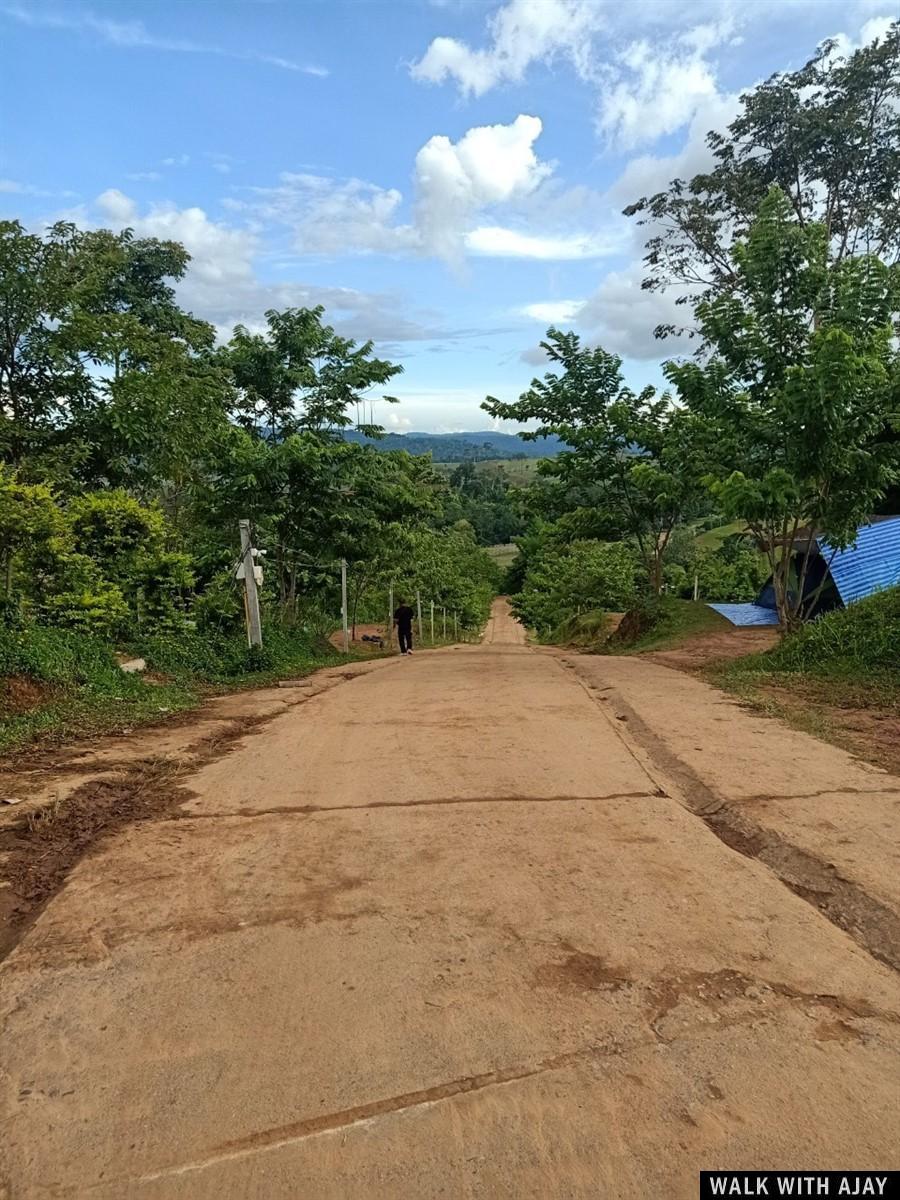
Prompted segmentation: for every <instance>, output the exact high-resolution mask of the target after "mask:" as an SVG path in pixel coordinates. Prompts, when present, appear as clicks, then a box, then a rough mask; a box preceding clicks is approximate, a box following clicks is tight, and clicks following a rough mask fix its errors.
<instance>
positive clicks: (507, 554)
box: [485, 542, 519, 571]
mask: <svg viewBox="0 0 900 1200" xmlns="http://www.w3.org/2000/svg"><path fill="white" fill-rule="evenodd" d="M485 550H487V552H488V554H489V555H490V556H491V558H492V559H493V560H494V562H495V563H496V564H497V566H498V567H499V568H500V570H501V571H505V570H506V569H507V567H510V566H512V563H513V559H515V557H516V555H517V554H518V553H519V547H518V546H516V545H515V544H514V543H513V542H508V543H506V544H505V545H498V546H485Z"/></svg>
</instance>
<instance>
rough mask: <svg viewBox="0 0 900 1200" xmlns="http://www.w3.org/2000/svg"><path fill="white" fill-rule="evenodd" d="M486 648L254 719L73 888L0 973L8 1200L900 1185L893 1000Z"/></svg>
mask: <svg viewBox="0 0 900 1200" xmlns="http://www.w3.org/2000/svg"><path fill="white" fill-rule="evenodd" d="M505 628H509V629H510V641H506V640H504V629H505ZM492 637H493V641H492V642H490V643H488V644H486V645H485V646H483V647H471V648H467V649H466V650H464V651H460V652H447V653H443V652H438V653H435V654H433V655H429V654H423V655H418V656H415V657H414V659H412V660H409V661H406V660H404V661H403V662H402V663H395V664H393V665H390V666H388V667H387V668H383V669H381V670H380V671H378V672H377V673H373V674H371V675H370V676H368V677H366V678H363V679H359V680H356V681H355V682H354V683H353V685H352V686H351V687H348V688H340V689H337V690H332V691H328V692H326V693H324V694H322V695H320V696H319V697H317V699H316V701H315V702H314V703H313V704H308V705H306V704H301V705H298V706H297V707H296V708H294V709H292V710H291V711H290V712H289V713H285V714H284V715H279V716H276V717H275V718H274V719H272V720H270V721H268V723H266V724H263V725H260V726H258V727H257V728H256V729H255V730H254V731H251V732H249V733H248V734H247V736H246V737H244V738H243V739H241V740H239V741H237V742H234V743H232V745H231V748H230V750H229V751H228V753H227V754H225V755H224V756H223V757H222V758H221V759H219V760H217V761H216V762H215V763H213V764H211V766H210V767H204V768H202V769H201V770H199V771H196V772H194V773H193V774H191V775H189V776H186V777H182V778H181V779H180V781H179V786H180V787H181V788H182V795H183V799H184V803H182V804H181V806H180V807H179V808H178V809H176V810H174V811H172V812H171V816H166V817H165V818H161V819H158V820H155V821H144V822H142V823H140V824H135V825H133V826H131V827H129V828H125V829H123V830H121V831H119V832H118V833H117V834H116V835H115V836H114V837H113V838H110V839H109V840H107V841H106V842H105V843H102V844H101V845H100V846H99V847H97V849H96V850H95V851H94V852H93V854H92V855H90V856H89V857H87V858H85V859H83V860H82V861H81V863H80V864H79V865H78V866H77V867H76V868H75V869H74V870H73V872H72V873H71V875H70V876H69V878H68V881H67V883H66V886H65V887H64V888H63V890H62V891H61V892H60V893H59V894H58V895H57V896H56V897H55V898H54V899H53V900H52V901H51V902H50V904H49V905H48V906H47V908H46V909H45V910H44V912H43V913H42V914H41V916H40V918H39V919H38V920H37V921H36V923H35V924H34V926H33V927H32V928H31V929H30V930H29V931H28V933H27V934H26V936H25V937H24V938H23V939H22V941H21V942H20V943H19V945H18V947H17V948H16V949H15V950H14V951H13V953H12V954H11V955H10V956H9V957H8V958H7V960H6V961H5V963H4V964H3V965H2V967H0V985H2V986H0V994H2V1009H0V1014H2V1019H3V1023H4V1039H3V1048H2V1056H3V1064H2V1068H3V1074H2V1077H0V1079H2V1091H0V1098H2V1105H3V1109H4V1116H5V1118H6V1124H5V1137H4V1141H3V1146H2V1168H0V1181H2V1182H3V1183H5V1184H6V1186H7V1189H8V1191H9V1193H10V1196H11V1197H14V1198H15V1200H19V1197H25V1198H30V1197H39V1196H45V1195H55V1196H66V1195H71V1196H83V1195H85V1196H87V1195H97V1196H98V1197H104V1198H107V1200H119V1198H129V1197H132V1196H134V1197H149V1198H150V1200H184V1198H190V1200H195V1198H199V1200H203V1198H205V1197H209V1198H210V1200H212V1198H213V1197H216V1198H217V1200H218V1198H220V1197H228V1196H240V1197H245V1196H246V1197H259V1198H260V1200H280V1198H282V1197H283V1198H284V1200H296V1198H300V1200H306V1198H307V1197H309V1198H310V1200H320V1198H322V1197H325V1198H334V1200H344V1198H346V1200H350V1198H351V1197H352V1198H353V1200H356V1198H357V1197H361V1196H364V1197H366V1198H367V1200H368V1198H369V1197H372V1198H375V1200H382V1198H384V1200H394V1198H397V1200H400V1198H403V1200H407V1198H409V1197H415V1198H416V1200H432V1198H435V1200H436V1198H437V1197H447V1196H454V1197H455V1196H471V1197H484V1198H486V1200H487V1198H490V1200H494V1198H495V1197H509V1198H510V1200H512V1198H513V1197H515V1198H516V1200H519V1198H521V1197H535V1198H538V1197H540V1200H546V1198H547V1197H556V1196H559V1197H563V1196H565V1197H567V1198H569V1197H585V1198H587V1197H591V1198H592V1200H593V1198H595V1197H597V1196H598V1195H601V1196H603V1195H608V1196H613V1195H615V1196H618V1197H622V1198H624V1200H643V1197H645V1196H646V1195H648V1194H659V1195H665V1196H666V1197H672V1198H673V1200H687V1198H688V1197H691V1198H693V1197H694V1196H695V1195H696V1191H697V1173H698V1172H699V1170H701V1169H706V1168H710V1167H721V1166H730V1167H733V1168H735V1169H742V1168H743V1169H748V1168H751V1167H754V1168H755V1167H759V1166H767V1165H778V1166H781V1167H784V1168H791V1167H794V1168H801V1167H803V1168H808V1167H810V1165H811V1164H812V1165H815V1166H816V1167H823V1168H834V1169H839V1168H842V1167H843V1168H850V1167H853V1168H854V1169H857V1168H859V1167H861V1166H865V1165H869V1164H871V1165H873V1166H875V1165H877V1166H878V1167H879V1168H889V1167H900V1159H898V1150H897V1146H898V1141H900V1139H898V1136H897V1135H898V1132H900V1116H898V1113H900V976H898V974H897V973H896V972H895V971H892V970H891V969H889V968H888V967H887V966H885V965H884V964H883V963H880V962H878V961H876V960H875V959H874V958H873V957H872V956H871V955H870V954H869V953H867V952H866V950H865V949H863V948H862V947H861V946H860V945H858V944H857V942H855V941H854V940H853V938H852V937H851V936H850V935H849V934H848V933H846V932H844V931H843V930H842V929H840V928H838V927H837V926H836V924H835V923H834V922H833V921H831V920H829V919H826V917H825V916H824V915H823V914H822V913H820V912H819V911H818V910H817V909H816V908H815V907H814V906H813V905H812V904H810V903H808V902H807V901H806V900H805V899H803V898H802V897H800V896H798V895H797V894H795V893H794V892H792V891H791V890H790V889H789V888H788V887H786V886H785V885H784V884H783V883H782V882H781V881H780V880H779V879H778V878H777V877H776V876H775V875H774V874H773V872H772V870H770V869H769V867H767V866H766V865H765V864H764V863H762V862H760V861H757V860H756V859H755V858H753V857H748V856H747V855H746V854H741V853H737V852H736V851H735V850H734V849H732V848H731V847H730V846H729V845H727V844H726V843H725V842H724V841H723V840H722V839H721V838H720V837H719V836H717V835H716V833H715V832H714V831H713V830H712V829H711V828H710V827H709V826H708V825H707V824H706V823H705V822H704V821H703V820H701V819H700V818H699V817H698V816H697V815H696V814H695V813H693V812H692V811H690V809H689V808H688V807H687V806H685V805H684V804H683V803H681V802H680V801H679V800H678V799H676V798H675V794H676V783H675V782H674V781H671V782H670V781H669V780H668V779H667V777H666V776H665V772H660V770H659V769H658V768H657V767H655V766H654V764H653V762H652V760H651V758H650V757H649V756H647V755H646V754H645V753H643V752H642V751H641V748H640V747H638V746H636V745H632V744H631V740H630V735H629V734H628V732H627V728H626V729H624V730H623V729H621V728H620V726H621V725H622V724H623V723H620V722H616V720H615V716H614V715H613V716H606V715H604V713H603V712H602V711H601V706H600V704H598V703H597V702H596V701H595V699H593V698H592V697H591V695H590V694H589V692H588V691H586V690H585V688H584V687H582V686H581V684H580V683H579V682H578V681H577V680H576V679H575V678H574V676H573V675H572V673H571V672H566V671H564V670H563V669H562V668H560V666H559V665H558V663H556V662H554V661H553V660H552V659H550V658H549V657H547V656H544V655H541V654H537V653H534V652H532V651H530V650H528V649H526V648H524V647H523V646H522V645H521V640H520V637H519V633H518V631H516V630H514V628H510V626H509V623H508V616H507V614H506V612H505V610H504V609H503V607H502V605H501V606H498V609H497V612H496V615H495V620H494V623H493V626H492ZM603 686H606V685H603ZM442 707H443V708H444V709H445V710H446V712H447V714H448V727H449V728H452V730H453V733H452V736H450V735H448V736H447V737H446V738H442V737H437V736H436V735H435V733H434V723H435V722H436V721H437V719H438V716H439V713H440V711H441V709H442ZM523 708H524V709H525V710H526V711H524V712H523V711H522V709H523ZM454 714H455V717H456V718H457V719H456V722H455V723H453V721H450V720H449V718H450V717H452V716H454ZM421 715H424V716H425V717H426V718H427V720H428V722H429V724H428V725H427V726H425V727H423V730H422V731H419V730H418V728H417V721H418V719H419V717H420V716H421ZM367 721H368V722H369V723H368V724H367ZM385 722H388V724H385ZM391 722H393V723H394V728H392V726H391ZM624 724H625V725H626V726H627V722H626V723H624ZM348 731H349V732H348ZM353 738H355V739H360V745H358V746H355V747H354V748H353V749H352V750H348V749H347V748H346V743H347V741H348V739H353ZM364 752H365V753H364ZM213 767H215V768H220V769H218V770H213ZM241 781H242V782H241ZM476 783H477V786H478V791H477V792H476V791H475V787H476ZM661 785H662V794H660V787H661ZM632 793H634V794H632ZM298 798H299V799H300V801H301V802H302V803H305V804H306V805H309V806H312V808H313V811H299V810H298V809H297V802H298ZM273 800H275V801H277V802H280V803H274V804H273ZM223 801H224V803H223ZM382 801H387V802H388V803H387V804H383V803H382ZM447 801H450V802H447ZM292 805H293V808H292ZM248 813H249V814H252V819H248V817H247V815H246V814H248ZM201 814H206V815H205V816H204V817H203V819H198V817H199V816H200V815H201ZM0 1194H2V1186H0Z"/></svg>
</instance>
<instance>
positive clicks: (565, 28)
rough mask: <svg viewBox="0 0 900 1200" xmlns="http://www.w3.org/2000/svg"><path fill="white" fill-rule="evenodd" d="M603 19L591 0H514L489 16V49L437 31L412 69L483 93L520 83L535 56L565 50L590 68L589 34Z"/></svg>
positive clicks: (470, 91) (549, 55)
mask: <svg viewBox="0 0 900 1200" xmlns="http://www.w3.org/2000/svg"><path fill="white" fill-rule="evenodd" d="M600 24H602V10H601V6H600V5H599V4H598V3H596V2H593V3H592V2H591V0H541V2H540V3H535V2H534V0H510V3H508V4H506V5H505V6H504V7H502V8H500V9H498V10H497V12H496V13H494V14H493V15H492V16H491V17H490V18H489V19H488V22H487V28H488V38H489V45H488V46H487V48H486V49H482V50H473V49H471V48H470V47H469V46H467V45H466V44H465V43H464V42H460V41H458V40H457V39H456V38H450V37H437V38H435V39H434V41H433V42H432V43H431V45H430V46H429V47H428V49H427V51H426V52H425V54H424V56H423V57H422V58H421V59H420V60H419V61H418V62H417V63H413V65H412V66H411V68H410V73H411V74H412V77H413V78H414V79H418V80H421V81H423V82H427V83H443V82H444V81H445V80H447V79H452V80H454V81H455V82H456V83H457V85H458V87H459V90H460V91H461V92H462V94H463V95H467V96H482V95H484V93H485V92H487V91H489V90H490V89H491V88H493V87H496V86H497V84H500V83H518V82H519V81H521V79H522V78H523V77H524V75H525V72H526V70H527V69H528V67H530V66H531V64H532V63H533V62H535V61H536V60H546V59H552V58H553V57H554V56H555V55H557V54H559V53H565V54H566V55H567V56H568V57H569V58H570V59H571V60H572V61H573V62H574V63H575V64H576V66H577V67H578V69H579V70H580V71H581V72H582V73H587V71H588V69H589V63H590V52H589V48H588V44H587V39H589V36H590V35H591V34H592V33H593V32H595V31H596V29H597V28H598V26H599V25H600Z"/></svg>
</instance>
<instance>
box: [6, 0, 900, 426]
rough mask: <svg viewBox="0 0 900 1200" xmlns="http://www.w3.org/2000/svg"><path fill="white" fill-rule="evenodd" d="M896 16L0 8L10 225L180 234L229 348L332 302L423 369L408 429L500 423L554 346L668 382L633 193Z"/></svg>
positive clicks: (685, 165) (197, 3) (611, 4)
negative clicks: (569, 339)
mask: <svg viewBox="0 0 900 1200" xmlns="http://www.w3.org/2000/svg"><path fill="white" fill-rule="evenodd" d="M892 15H895V14H894V13H893V10H892V7H891V3H890V0H508V2H507V3H504V4H498V3H491V2H484V0H431V2H429V0H390V2H375V0H106V2H103V0H95V2H93V3H91V4H82V3H81V2H80V0H55V2H54V0H47V2H45V0H0V44H2V45H3V47H4V53H3V63H4V66H3V72H2V77H0V218H15V219H19V220H21V221H22V222H23V223H24V224H25V225H27V226H28V227H29V228H39V227H41V226H43V225H45V224H47V223H49V222H52V221H53V220H58V219H68V220H73V221H76V222H77V223H79V224H81V225H83V226H85V227H101V226H105V227H108V228H115V229H121V228H124V227H126V226H127V227H131V228H132V229H134V230H135V232H136V234H137V235H139V236H149V237H160V238H174V239H176V240H178V241H181V242H183V243H184V244H185V246H186V247H187V248H188V250H189V251H190V253H191V255H192V262H191V266H190V269H189V271H188V274H187V276H186V278H185V279H184V280H183V281H182V283H181V284H180V285H179V298H180V300H181V302H182V303H183V304H184V306H185V307H187V308H189V309H190V310H192V311H193V312H195V313H196V314H197V315H198V316H201V317H204V318H205V319H207V320H209V321H212V322H213V323H214V324H215V325H216V327H217V329H218V330H219V333H220V336H221V337H223V338H227V337H228V336H229V334H230V331H231V329H232V328H233V326H234V325H235V324H237V323H238V322H240V323H243V324H244V325H246V326H248V327H249V328H251V329H261V328H263V327H264V323H265V317H264V314H265V312H266V310H267V309H271V308H285V307H289V306H301V305H313V304H323V305H324V306H325V309H326V318H327V320H328V322H329V323H330V324H333V325H334V326H335V328H337V329H338V330H339V331H340V332H341V333H343V334H346V335H347V336H351V337H354V338H356V339H358V340H360V341H363V340H367V339H369V338H371V339H373V340H374V342H375V344H376V348H377V350H378V352H379V353H380V354H381V355H383V356H385V357H388V358H391V359H392V360H394V361H396V362H398V363H400V364H402V366H403V374H402V375H400V376H399V377H398V378H397V379H396V380H394V381H393V382H392V385H391V386H390V389H389V390H390V392H391V394H393V395H395V396H397V397H399V399H400V401H401V403H400V404H399V405H397V406H391V405H387V404H385V403H384V402H382V401H379V399H378V397H379V395H380V394H381V393H380V392H378V391H376V392H373V394H372V400H373V403H374V415H375V419H376V420H378V421H381V422H382V423H383V424H385V425H386V426H387V427H389V428H391V429H396V430H398V431H400V432H402V431H404V430H427V431H434V432H451V431H456V430H462V429H470V430H471V429H476V430H477V429H486V428H488V427H490V426H491V424H492V422H491V421H490V419H489V418H488V417H487V416H486V414H484V413H483V412H481V411H480V409H479V405H480V403H481V401H482V400H483V399H484V397H485V396H486V395H492V396H496V397H498V398H500V399H502V400H513V399H515V398H516V397H517V396H518V395H519V394H520V393H521V392H522V391H523V390H524V389H525V388H526V387H527V386H528V384H529V381H530V380H531V378H532V377H533V376H534V375H535V374H536V373H542V372H543V371H544V370H545V369H546V362H545V359H544V356H543V352H542V351H541V350H540V346H539V343H540V340H541V338H542V337H543V335H544V332H545V330H546V328H547V327H548V325H550V324H551V323H554V324H558V325H561V326H563V327H564V328H572V329H576V330H577V331H578V332H579V333H581V334H582V336H583V337H584V339H585V340H586V342H588V343H590V344H601V345H603V346H604V347H605V348H606V349H607V350H611V351H614V352H615V353H617V354H619V355H621V356H622V358H623V360H624V366H623V370H624V373H625V376H626V379H627V381H628V382H629V383H630V384H632V385H633V386H636V387H640V386H643V385H644V384H646V383H660V382H661V380H662V376H661V373H660V363H661V361H662V360H664V359H665V358H668V357H673V356H675V355H677V354H678V353H679V352H682V351H684V350H685V348H686V347H685V346H684V345H681V344H680V343H678V342H677V341H674V340H672V339H669V340H667V341H665V342H659V341H657V340H655V339H654V337H653V332H652V331H653V329H654V327H655V326H656V325H657V324H659V323H660V322H661V321H664V320H666V319H667V317H669V316H670V315H671V314H672V313H673V312H675V311H678V310H675V308H674V299H675V297H674V296H673V295H671V294H662V295H660V294H650V293H647V292H644V291H642V290H641V288H640V280H641V278H642V275H643V271H642V266H641V254H642V232H643V231H642V230H640V229H639V228H638V227H637V226H636V224H635V223H634V222H633V221H631V220H629V219H627V218H625V217H624V216H622V212H621V210H622V208H623V207H624V206H625V205H626V204H628V203H630V202H631V201H633V200H635V199H637V198H638V197H640V196H642V195H645V194H648V193H652V192H655V191H659V190H661V189H662V188H663V187H664V186H665V185H666V183H667V181H668V180H669V179H671V178H673V177H676V176H679V177H687V178H690V176H691V175H693V174H695V173H696V172H697V171H698V170H702V169H703V168H704V166H705V165H707V164H708V162H709V161H710V160H709V153H708V150H707V149H706V146H705V135H706V132H707V131H708V130H709V129H720V130H722V129H724V128H725V126H726V125H727V124H728V122H729V121H730V120H731V119H732V118H733V116H734V115H735V114H736V112H737V111H738V103H739V96H740V93H741V91H742V90H743V89H747V88H749V87H752V86H753V85H754V84H755V83H757V82H759V81H761V80H762V79H764V78H766V77H767V76H768V75H770V74H771V73H772V72H773V71H777V70H786V69H794V68H796V67H798V66H800V65H802V64H803V63H804V62H805V61H806V60H807V59H808V58H809V57H810V55H811V54H812V52H813V51H814V49H815V47H816V45H817V43H819V42H820V41H821V40H822V39H823V38H826V37H832V36H837V37H838V38H839V45H840V47H841V48H843V49H847V50H849V49H852V48H853V47H855V46H857V45H860V44H862V43H864V42H866V41H869V40H871V39H872V38H873V37H875V36H877V35H878V34H879V33H881V32H883V31H884V29H885V28H886V26H887V24H888V22H889V20H890V18H891V16H892Z"/></svg>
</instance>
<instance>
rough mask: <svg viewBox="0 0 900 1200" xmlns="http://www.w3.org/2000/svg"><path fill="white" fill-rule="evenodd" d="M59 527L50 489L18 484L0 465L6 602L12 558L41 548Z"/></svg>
mask: <svg viewBox="0 0 900 1200" xmlns="http://www.w3.org/2000/svg"><path fill="white" fill-rule="evenodd" d="M63 529H64V521H63V516H62V513H61V512H60V510H59V508H58V507H57V505H56V501H55V500H54V497H53V493H52V492H51V490H50V488H49V487H47V486H46V485H45V484H41V483H35V484H27V483H20V482H19V481H18V480H17V479H16V478H15V476H14V475H12V474H10V473H9V471H6V470H4V469H3V466H2V464H0V579H2V586H3V595H4V599H5V602H6V604H7V605H9V602H10V599H11V597H12V592H13V571H14V566H15V563H16V559H17V558H19V557H21V555H23V554H28V553H33V552H34V551H35V550H37V549H38V548H39V547H45V546H46V545H47V544H48V543H49V542H50V541H51V540H52V539H53V538H55V537H59V536H60V535H61V534H62V532H63Z"/></svg>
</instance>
